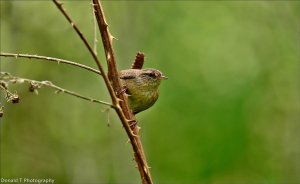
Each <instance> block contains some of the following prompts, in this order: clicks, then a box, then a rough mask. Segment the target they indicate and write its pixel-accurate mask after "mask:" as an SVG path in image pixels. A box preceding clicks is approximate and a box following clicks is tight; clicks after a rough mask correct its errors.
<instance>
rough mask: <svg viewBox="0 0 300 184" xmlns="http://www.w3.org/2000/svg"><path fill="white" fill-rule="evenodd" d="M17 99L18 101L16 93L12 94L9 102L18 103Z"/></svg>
mask: <svg viewBox="0 0 300 184" xmlns="http://www.w3.org/2000/svg"><path fill="white" fill-rule="evenodd" d="M19 101H20V98H19V96H17V95H13V96H12V99H11V102H12V103H13V104H15V103H19Z"/></svg>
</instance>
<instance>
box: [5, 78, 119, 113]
mask: <svg viewBox="0 0 300 184" xmlns="http://www.w3.org/2000/svg"><path fill="white" fill-rule="evenodd" d="M0 80H1V81H4V82H7V83H11V84H16V83H24V82H26V83H28V84H30V85H31V86H30V87H33V89H32V90H33V91H34V90H37V89H40V88H42V87H44V86H45V87H49V88H53V89H55V90H56V93H66V94H69V95H72V96H75V97H78V98H81V99H83V100H87V101H90V102H94V103H98V104H102V105H107V106H110V107H111V108H116V106H114V105H113V104H110V103H108V102H105V101H101V100H96V99H93V98H90V97H86V96H83V95H81V94H78V93H76V92H73V91H70V90H67V89H64V88H62V87H59V86H57V85H54V84H53V83H52V82H50V81H36V80H32V79H26V78H22V77H17V76H12V75H11V74H9V73H6V72H1V73H0ZM0 87H1V90H4V87H3V86H2V85H0ZM5 91H7V90H5Z"/></svg>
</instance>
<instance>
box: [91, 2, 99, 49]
mask: <svg viewBox="0 0 300 184" xmlns="http://www.w3.org/2000/svg"><path fill="white" fill-rule="evenodd" d="M91 5H92V12H93V13H92V16H93V27H94V30H93V31H94V52H95V54H96V55H98V53H97V44H98V38H97V20H96V17H95V14H94V7H93V4H91Z"/></svg>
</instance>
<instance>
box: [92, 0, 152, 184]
mask: <svg viewBox="0 0 300 184" xmlns="http://www.w3.org/2000/svg"><path fill="white" fill-rule="evenodd" d="M92 3H93V5H94V12H95V16H96V19H97V22H98V27H99V30H100V33H101V37H102V42H103V46H104V50H105V55H106V60H107V65H108V77H109V79H110V80H111V82H112V84H113V87H114V90H115V91H122V87H121V83H120V79H119V74H118V70H117V66H116V60H115V57H114V51H113V48H112V40H113V38H114V37H113V36H112V35H111V34H110V32H109V30H108V24H107V22H106V19H105V16H104V11H103V8H102V6H101V3H100V2H99V1H98V0H92ZM118 97H119V98H120V99H121V102H120V106H121V110H119V109H116V111H117V113H118V115H119V116H120V118H121V120H122V124H123V126H124V128H125V130H126V132H127V135H128V137H129V139H130V141H131V145H132V147H133V150H134V157H135V161H136V162H137V165H138V169H139V172H140V175H141V178H142V183H143V184H152V183H153V182H152V178H151V175H150V170H149V167H148V164H147V160H146V156H145V154H144V150H143V147H142V143H141V139H140V136H139V127H138V126H132V129H131V128H130V126H129V124H128V121H125V120H124V119H123V116H125V118H126V119H127V120H131V121H135V122H136V120H135V116H134V114H133V113H132V111H131V110H130V109H129V107H128V102H127V98H126V97H125V94H124V93H119V94H118ZM131 131H133V134H134V135H132V132H131Z"/></svg>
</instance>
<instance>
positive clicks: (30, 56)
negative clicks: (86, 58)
mask: <svg viewBox="0 0 300 184" xmlns="http://www.w3.org/2000/svg"><path fill="white" fill-rule="evenodd" d="M0 56H3V57H14V58H16V59H17V58H19V57H21V58H27V59H38V60H44V61H51V62H56V63H58V64H59V63H64V64H68V65H73V66H76V67H79V68H83V69H86V70H88V71H91V72H94V73H96V74H99V75H101V73H100V72H99V71H98V70H96V69H94V68H91V67H89V66H86V65H83V64H79V63H76V62H73V61H68V60H64V59H58V58H53V57H47V56H39V55H31V54H14V53H5V52H1V53H0Z"/></svg>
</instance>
